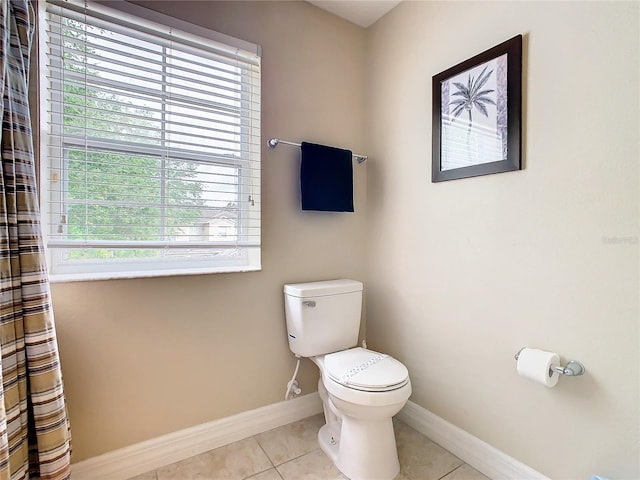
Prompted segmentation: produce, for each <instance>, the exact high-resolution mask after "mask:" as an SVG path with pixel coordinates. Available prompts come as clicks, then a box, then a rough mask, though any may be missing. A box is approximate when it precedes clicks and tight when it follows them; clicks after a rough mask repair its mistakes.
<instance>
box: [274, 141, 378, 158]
mask: <svg viewBox="0 0 640 480" xmlns="http://www.w3.org/2000/svg"><path fill="white" fill-rule="evenodd" d="M279 143H284V144H286V145H292V146H294V147H300V146H302V145H301V144H299V143H295V142H289V141H288V140H280V139H279V138H270V139H269V140H268V141H267V146H268V147H269V148H276V147H277V146H278V144H279ZM353 158H355V159H356V160H357V162H358V163H362V162H364V161H365V160H366V159H367V158H369V157H368V156H367V155H358V154H357V153H354V154H353Z"/></svg>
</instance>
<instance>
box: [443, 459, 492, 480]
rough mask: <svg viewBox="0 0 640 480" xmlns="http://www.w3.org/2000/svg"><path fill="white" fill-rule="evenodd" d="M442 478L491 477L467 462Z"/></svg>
mask: <svg viewBox="0 0 640 480" xmlns="http://www.w3.org/2000/svg"><path fill="white" fill-rule="evenodd" d="M442 480H489V478H488V477H485V476H484V475H483V474H481V473H480V472H479V471H477V470H475V469H473V468H472V467H470V466H469V465H467V464H466V463H465V464H464V465H462V466H461V467H460V468H456V469H455V470H454V471H453V472H451V473H450V474H449V475H447V476H446V477H444V478H443V479H442Z"/></svg>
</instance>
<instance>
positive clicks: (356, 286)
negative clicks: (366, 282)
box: [284, 278, 363, 297]
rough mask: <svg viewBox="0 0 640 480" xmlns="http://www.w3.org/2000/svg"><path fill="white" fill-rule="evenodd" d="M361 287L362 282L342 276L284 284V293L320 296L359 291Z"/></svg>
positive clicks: (297, 295)
mask: <svg viewBox="0 0 640 480" xmlns="http://www.w3.org/2000/svg"><path fill="white" fill-rule="evenodd" d="M362 288H363V285H362V282H358V281H357V280H348V279H346V278H343V279H340V280H326V281H323V282H308V283H292V284H288V285H285V286H284V293H286V294H287V295H291V296H292V297H322V296H325V295H338V294H341V293H353V292H361V291H362Z"/></svg>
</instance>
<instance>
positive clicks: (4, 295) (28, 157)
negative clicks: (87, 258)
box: [0, 0, 71, 480]
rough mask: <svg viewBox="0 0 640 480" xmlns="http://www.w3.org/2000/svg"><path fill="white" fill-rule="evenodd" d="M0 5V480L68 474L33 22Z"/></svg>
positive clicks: (9, 3)
mask: <svg viewBox="0 0 640 480" xmlns="http://www.w3.org/2000/svg"><path fill="white" fill-rule="evenodd" d="M0 3H1V7H0V8H1V11H0V17H1V18H0V42H2V44H1V51H0V57H1V58H0V69H1V71H2V72H1V74H2V82H0V88H1V89H2V107H1V112H0V113H1V115H0V116H1V118H2V148H1V154H2V169H1V170H0V353H1V355H2V357H1V359H0V375H1V378H0V480H5V479H6V480H8V479H11V480H14V479H15V480H17V479H28V478H32V479H33V478H42V479H56V480H57V479H68V478H70V463H71V451H70V430H69V422H68V419H67V415H66V401H65V396H64V390H63V386H62V373H61V371H60V361H59V357H58V348H57V341H56V333H55V327H54V322H53V312H52V310H51V296H50V291H49V281H48V278H47V270H46V265H45V259H44V255H43V252H44V248H43V241H42V235H41V228H40V213H39V209H38V198H37V186H36V176H35V166H34V154H33V139H32V137H31V122H30V115H29V102H28V78H29V74H28V73H29V53H30V47H31V40H32V34H33V31H34V27H35V25H34V21H35V20H34V18H33V17H34V14H33V9H32V8H31V5H30V4H29V3H28V0H0Z"/></svg>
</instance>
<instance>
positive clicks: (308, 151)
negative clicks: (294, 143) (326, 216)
mask: <svg viewBox="0 0 640 480" xmlns="http://www.w3.org/2000/svg"><path fill="white" fill-rule="evenodd" d="M301 149H302V162H301V165H300V189H301V191H302V210H320V211H323V212H353V164H352V161H351V157H352V153H351V151H350V150H343V149H341V148H335V147H327V146H325V145H316V144H314V143H307V142H302V145H301Z"/></svg>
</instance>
